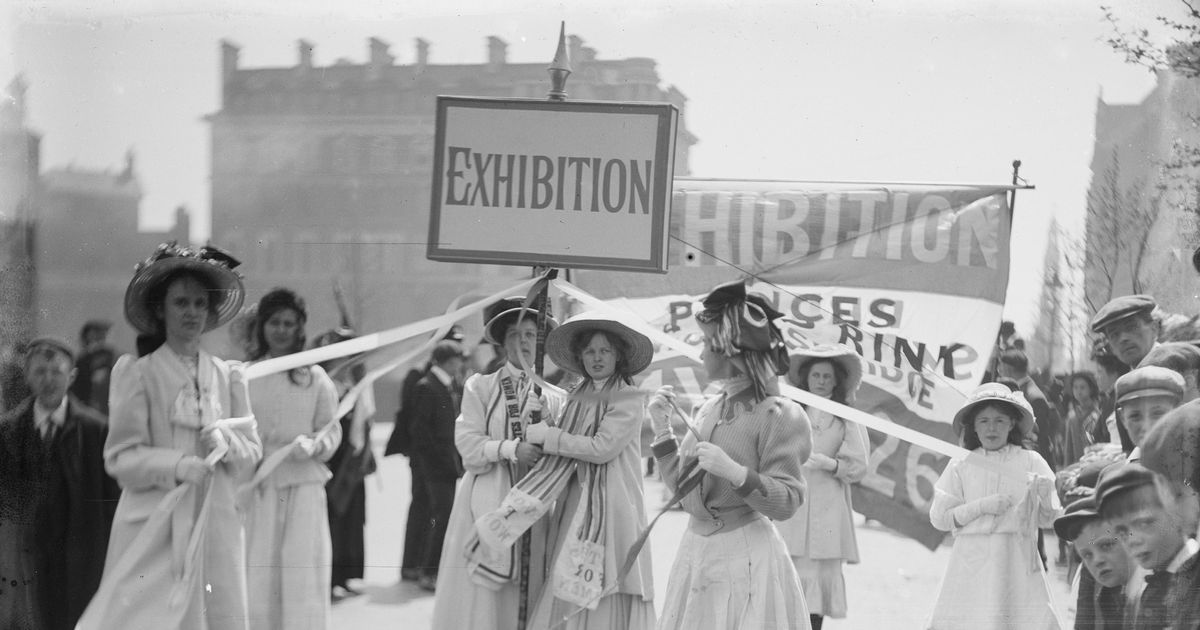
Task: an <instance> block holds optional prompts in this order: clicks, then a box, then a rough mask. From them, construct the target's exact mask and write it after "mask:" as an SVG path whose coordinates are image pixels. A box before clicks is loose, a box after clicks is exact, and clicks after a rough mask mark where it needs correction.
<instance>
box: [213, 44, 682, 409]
mask: <svg viewBox="0 0 1200 630" xmlns="http://www.w3.org/2000/svg"><path fill="white" fill-rule="evenodd" d="M570 48H571V50H570V53H571V63H572V66H573V68H574V72H573V73H572V74H571V76H570V80H569V81H568V83H567V92H568V93H569V95H570V98H572V99H585V100H631V101H658V102H671V103H673V104H674V105H675V106H676V107H677V108H678V109H679V111H680V124H679V133H678V140H677V142H678V145H677V150H676V165H675V174H676V175H677V176H682V175H686V174H688V152H689V148H690V147H691V145H692V144H694V143H695V142H696V139H695V138H694V137H693V136H692V135H691V134H690V133H689V132H688V131H687V130H686V124H685V121H686V116H685V113H686V111H685V105H686V99H685V97H684V96H683V94H682V93H681V92H679V91H678V90H677V89H675V88H674V87H668V88H666V89H663V88H660V87H659V81H660V79H659V76H658V72H657V71H656V69H655V62H654V61H653V60H651V59H645V58H631V59H621V60H604V59H598V58H597V57H596V52H595V51H594V50H593V49H591V48H588V47H585V46H583V41H582V40H581V39H579V38H578V37H574V36H572V37H571V38H570ZM506 49H507V45H506V44H505V42H503V41H502V40H500V39H499V38H496V37H488V38H487V61H486V63H482V64H464V65H439V64H434V63H431V62H430V46H429V43H428V42H426V41H425V40H422V39H417V40H416V45H415V50H414V56H413V57H412V59H411V62H410V63H401V62H400V60H398V59H397V58H396V55H395V54H393V53H392V52H391V51H390V49H389V45H388V44H387V43H385V42H383V41H381V40H379V39H375V38H371V39H370V40H368V42H367V54H368V57H367V62H366V63H365V64H352V63H349V62H345V61H338V62H336V63H334V64H333V65H330V66H317V65H315V64H314V61H313V54H314V53H313V45H312V44H311V43H309V42H307V41H303V40H301V41H300V42H299V43H298V60H297V63H296V65H295V66H293V67H290V68H242V67H240V66H239V62H238V55H239V49H238V48H237V46H235V45H234V44H232V43H229V42H222V43H221V45H220V52H221V79H222V91H221V109H220V111H218V112H216V113H214V114H212V115H211V116H209V117H208V120H209V122H210V123H211V125H212V238H213V242H214V243H216V244H218V245H220V246H222V247H225V248H228V249H229V250H230V251H232V252H234V253H235V254H236V255H238V256H239V257H240V258H242V259H243V260H244V261H245V267H244V270H245V274H246V278H247V281H248V292H249V294H248V296H247V299H248V300H254V299H257V298H258V297H259V296H261V295H262V294H263V293H264V292H265V291H267V290H269V289H270V288H271V287H273V286H277V285H283V286H288V287H292V288H294V289H296V290H297V291H299V292H300V293H301V294H302V295H304V296H305V297H306V298H307V299H308V305H309V309H310V313H309V320H310V322H312V323H311V324H310V327H311V328H314V330H310V332H314V333H315V332H319V331H318V330H315V328H316V327H319V326H329V325H332V324H334V323H336V321H337V310H336V307H335V305H334V301H333V299H332V292H331V289H332V286H333V284H334V282H335V281H336V282H339V283H340V285H341V286H342V288H343V290H344V291H345V293H346V295H347V298H348V300H347V301H348V303H349V304H348V306H349V308H350V310H351V312H352V313H351V314H352V316H353V317H354V318H355V323H356V324H357V325H358V326H359V327H360V329H361V330H368V331H374V330H380V329H384V328H388V327H391V326H395V325H398V324H401V323H405V322H410V321H414V320H417V319H420V318H424V317H429V316H432V315H435V314H437V313H440V312H443V311H444V310H445V308H446V306H447V305H448V304H449V303H450V302H451V301H452V300H453V299H454V298H455V297H457V296H459V295H462V294H466V293H471V292H473V291H477V290H485V289H488V293H490V292H491V291H492V290H495V289H498V288H502V286H500V283H501V281H503V283H504V284H507V283H509V282H510V281H511V280H509V279H513V280H515V279H517V278H521V277H528V275H529V270H528V269H522V268H519V267H495V266H482V265H466V264H448V263H440V262H432V261H429V260H427V259H426V258H425V249H426V246H425V240H426V236H427V230H428V220H429V199H430V194H431V193H430V186H431V180H432V159H433V134H434V124H435V121H434V115H435V99H436V97H437V96H438V95H461V96H482V97H529V98H544V97H545V95H546V91H547V89H548V88H549V79H548V75H547V73H546V66H547V64H548V61H549V60H548V59H546V60H542V61H539V62H537V63H511V62H509V60H508V58H507V52H506ZM381 411H382V410H381Z"/></svg>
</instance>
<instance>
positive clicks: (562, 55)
mask: <svg viewBox="0 0 1200 630" xmlns="http://www.w3.org/2000/svg"><path fill="white" fill-rule="evenodd" d="M546 72H549V73H550V91H549V92H547V93H546V97H547V98H549V99H550V100H552V101H565V100H567V91H566V88H567V77H568V76H570V74H571V55H570V52H569V49H568V48H567V23H566V22H565V21H564V22H561V23H560V24H559V27H558V49H557V50H555V51H554V61H551V62H550V67H549V68H546Z"/></svg>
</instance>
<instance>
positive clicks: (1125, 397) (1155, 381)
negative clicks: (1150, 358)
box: [1113, 365, 1184, 405]
mask: <svg viewBox="0 0 1200 630" xmlns="http://www.w3.org/2000/svg"><path fill="white" fill-rule="evenodd" d="M1113 388H1114V389H1115V390H1116V395H1117V405H1121V404H1122V403H1126V402H1129V401H1131V400H1134V399H1137V398H1148V397H1150V396H1167V397H1170V398H1174V399H1175V400H1176V401H1178V400H1180V399H1181V398H1183V388H1184V381H1183V376H1181V375H1180V374H1179V372H1176V371H1175V370H1172V369H1169V368H1165V367H1159V366H1157V365H1148V366H1146V367H1139V368H1136V369H1134V370H1132V371H1130V372H1127V373H1125V374H1122V375H1121V378H1118V379H1117V382H1116V384H1115V385H1114V386H1113Z"/></svg>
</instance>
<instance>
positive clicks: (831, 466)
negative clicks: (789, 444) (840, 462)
mask: <svg viewBox="0 0 1200 630" xmlns="http://www.w3.org/2000/svg"><path fill="white" fill-rule="evenodd" d="M804 465H805V466H811V467H812V468H816V469H817V470H825V471H828V472H833V471H835V470H837V460H836V459H834V458H832V457H830V456H828V455H825V454H823V453H813V454H812V455H809V456H808V461H807V462H804Z"/></svg>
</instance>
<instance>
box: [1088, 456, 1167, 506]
mask: <svg viewBox="0 0 1200 630" xmlns="http://www.w3.org/2000/svg"><path fill="white" fill-rule="evenodd" d="M1150 485H1154V472H1153V471H1151V470H1150V469H1148V468H1146V467H1145V466H1142V465H1141V464H1139V463H1136V462H1134V463H1130V462H1118V463H1116V464H1112V465H1111V466H1109V467H1107V468H1105V469H1104V472H1101V473H1100V480H1099V481H1097V482H1096V506H1097V507H1098V508H1099V510H1100V512H1101V513H1103V512H1104V502H1105V501H1107V500H1109V499H1111V498H1112V497H1114V496H1116V495H1118V494H1120V493H1122V492H1125V491H1127V490H1134V489H1136V488H1141V487H1142V486H1150Z"/></svg>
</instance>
